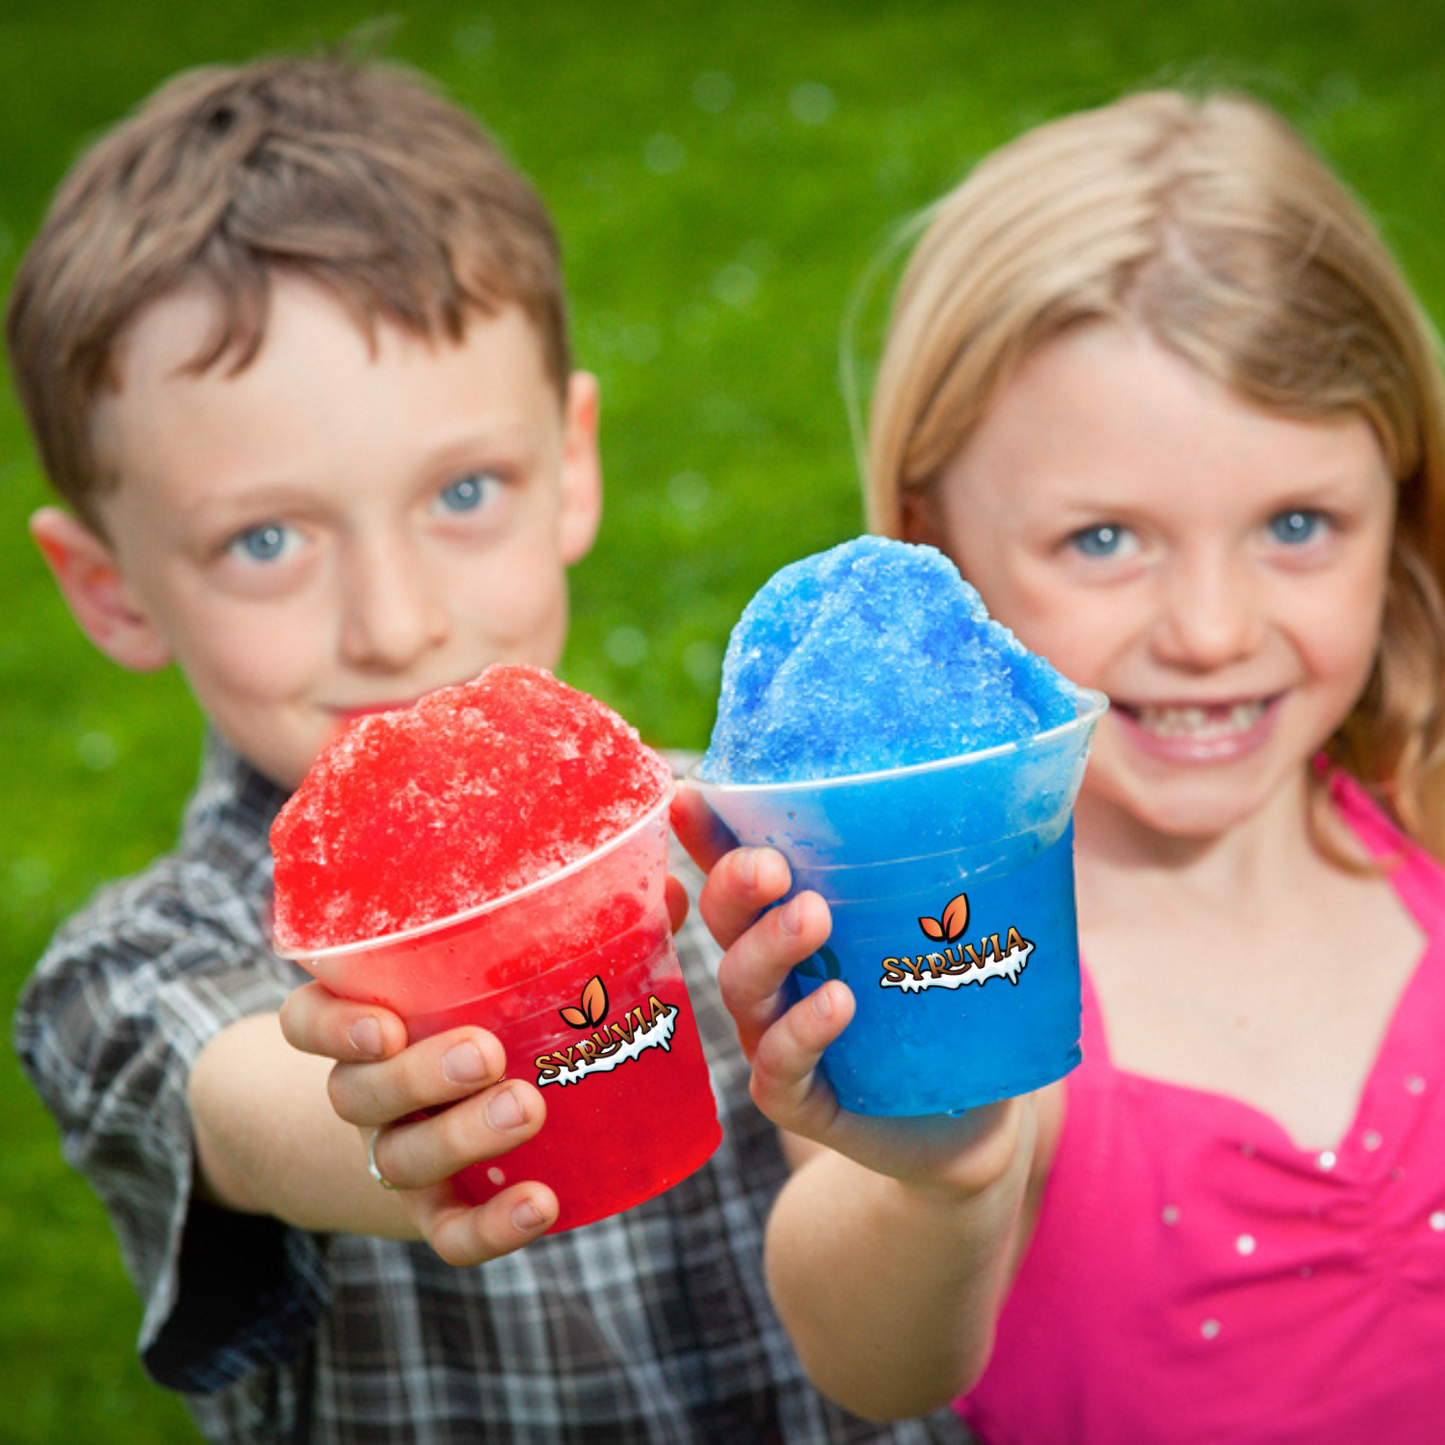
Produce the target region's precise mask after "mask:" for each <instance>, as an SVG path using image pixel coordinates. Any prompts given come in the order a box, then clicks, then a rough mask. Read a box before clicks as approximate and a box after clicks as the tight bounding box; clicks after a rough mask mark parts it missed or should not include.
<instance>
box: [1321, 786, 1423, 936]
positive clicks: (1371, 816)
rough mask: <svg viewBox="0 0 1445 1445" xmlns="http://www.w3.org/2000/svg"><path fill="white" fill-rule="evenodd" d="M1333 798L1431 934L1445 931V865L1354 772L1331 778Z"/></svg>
mask: <svg viewBox="0 0 1445 1445" xmlns="http://www.w3.org/2000/svg"><path fill="white" fill-rule="evenodd" d="M1329 790H1330V800H1331V801H1332V802H1333V804H1334V806H1335V809H1336V811H1337V812H1338V813H1339V815H1340V817H1341V818H1342V819H1343V820H1344V822H1345V823H1346V824H1347V825H1348V827H1349V828H1350V831H1351V832H1352V833H1354V835H1355V837H1356V838H1357V839H1358V840H1359V841H1360V843H1361V845H1362V846H1363V847H1364V848H1365V850H1366V852H1367V853H1368V854H1369V855H1370V857H1371V858H1373V859H1374V860H1375V861H1376V862H1377V863H1379V864H1381V865H1382V866H1383V867H1384V868H1385V869H1386V871H1387V873H1388V876H1389V878H1390V882H1391V883H1392V884H1393V885H1394V887H1395V889H1396V891H1397V892H1398V893H1399V894H1400V896H1401V898H1402V899H1403V900H1404V902H1405V904H1406V906H1407V907H1408V908H1409V909H1410V911H1411V912H1412V913H1413V914H1414V915H1415V917H1416V919H1417V920H1418V921H1419V923H1420V925H1421V927H1422V928H1424V929H1425V930H1426V932H1427V933H1430V934H1431V935H1436V934H1442V933H1445V866H1442V864H1441V862H1440V860H1439V859H1437V858H1436V857H1435V856H1434V855H1433V854H1432V853H1430V852H1429V850H1428V849H1426V848H1425V847H1423V846H1422V845H1421V844H1419V843H1417V842H1415V841H1414V840H1413V839H1412V838H1410V837H1409V836H1408V835H1407V834H1406V833H1405V832H1404V831H1403V830H1402V829H1401V828H1400V826H1399V825H1398V824H1397V823H1396V822H1395V821H1394V820H1393V819H1392V818H1391V817H1390V816H1389V814H1388V813H1387V812H1386V811H1385V809H1384V807H1383V806H1382V805H1381V804H1380V803H1379V802H1378V801H1377V800H1376V799H1375V798H1374V797H1372V796H1371V794H1370V792H1369V791H1368V789H1366V788H1365V787H1364V785H1363V784H1361V783H1360V782H1359V781H1358V780H1357V779H1356V778H1353V777H1351V776H1350V775H1349V774H1348V773H1345V772H1341V771H1335V772H1333V773H1331V774H1330V778H1329Z"/></svg>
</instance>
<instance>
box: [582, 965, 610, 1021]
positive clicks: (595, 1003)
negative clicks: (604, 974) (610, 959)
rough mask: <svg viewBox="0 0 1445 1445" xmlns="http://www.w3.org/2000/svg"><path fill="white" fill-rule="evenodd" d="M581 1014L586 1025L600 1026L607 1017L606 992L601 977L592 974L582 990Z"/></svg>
mask: <svg viewBox="0 0 1445 1445" xmlns="http://www.w3.org/2000/svg"><path fill="white" fill-rule="evenodd" d="M582 1012H583V1013H585V1014H586V1015H587V1021H588V1023H593V1024H600V1023H601V1022H602V1020H603V1019H605V1018H606V1017H607V990H606V988H604V987H603V984H602V979H601V976H600V975H598V974H594V975H593V976H592V978H591V979H590V980H589V981H588V984H587V987H586V988H584V989H583V990H582Z"/></svg>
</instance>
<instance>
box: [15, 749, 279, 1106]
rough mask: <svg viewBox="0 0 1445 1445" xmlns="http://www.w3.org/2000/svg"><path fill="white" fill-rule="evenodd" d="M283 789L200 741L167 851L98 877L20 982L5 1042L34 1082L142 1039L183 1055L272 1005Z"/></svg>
mask: <svg viewBox="0 0 1445 1445" xmlns="http://www.w3.org/2000/svg"><path fill="white" fill-rule="evenodd" d="M283 797H284V794H283V793H282V792H281V790H280V789H278V788H276V787H275V786H274V785H273V784H271V783H269V782H268V781H267V780H266V779H264V778H262V777H261V776H260V775H259V774H257V773H256V772H255V771H254V770H253V769H251V768H250V767H248V765H247V764H246V763H245V762H244V761H243V760H242V759H240V758H239V757H237V756H236V754H235V753H233V752H231V751H230V749H229V748H227V747H226V746H225V744H223V743H221V742H219V740H217V739H215V738H209V739H208V740H207V744H206V756H205V760H204V763H203V766H202V770H201V778H200V782H199V783H198V786H197V788H196V790H195V792H194V793H193V795H192V797H191V800H190V802H189V804H188V805H187V809H186V814H185V819H184V822H183V825H182V829H181V834H180V837H179V839H178V840H177V844H176V847H175V848H174V849H172V850H171V851H170V852H168V853H166V854H164V855H162V856H161V857H159V858H157V859H156V860H155V861H154V862H153V863H151V864H150V865H149V866H148V867H146V868H145V869H144V870H143V871H141V872H140V873H137V874H135V875H133V876H132V877H129V878H124V879H119V880H117V881H114V882H111V883H108V884H105V885H104V886H103V887H101V888H100V889H99V890H98V891H97V892H96V893H95V894H94V895H93V896H92V897H91V898H90V900H89V901H88V902H87V903H85V904H84V905H83V906H82V907H81V908H80V909H79V910H77V911H76V912H75V913H74V914H72V915H71V916H70V917H69V918H68V919H66V921H65V922H64V923H63V924H62V925H61V926H60V928H59V929H58V930H57V931H56V933H55V935H54V937H53V938H52V939H51V941H50V943H49V945H48V947H47V948H46V950H45V952H44V954H43V955H42V956H41V958H40V960H39V962H38V964H37V965H36V968H35V970H34V972H33V973H32V974H31V976H30V978H29V979H28V980H27V982H26V984H25V987H24V989H23V990H22V992H21V996H20V1000H19V1004H18V1006H17V1009H16V1013H15V1025H14V1031H15V1041H16V1047H17V1050H18V1051H19V1053H20V1056H21V1060H22V1062H23V1063H24V1064H25V1066H26V1068H27V1070H28V1071H29V1072H30V1073H31V1074H32V1076H33V1077H35V1078H36V1080H37V1084H38V1086H40V1087H41V1092H42V1093H43V1094H45V1095H46V1096H47V1098H51V1097H52V1096H53V1095H54V1094H55V1092H56V1091H57V1089H58V1088H60V1087H61V1086H59V1085H55V1086H53V1087H51V1088H46V1087H44V1084H43V1082H42V1080H43V1078H44V1076H46V1075H47V1074H53V1075H57V1076H64V1077H65V1078H66V1080H67V1082H66V1083H65V1085H64V1088H63V1092H66V1093H71V1094H72V1095H73V1092H74V1089H75V1072H74V1071H76V1070H82V1069H86V1068H91V1067H95V1068H103V1067H104V1065H103V1062H102V1061H103V1060H104V1059H105V1058H107V1057H111V1056H114V1057H116V1058H117V1059H119V1057H120V1054H121V1053H123V1052H124V1050H120V1051H112V1049H111V1048H110V1047H109V1045H111V1044H116V1043H120V1042H121V1041H122V1039H124V1041H125V1042H126V1044H127V1046H129V1045H130V1044H132V1043H134V1042H136V1041H138V1040H139V1039H141V1038H143V1037H148V1038H149V1039H150V1040H151V1046H152V1047H154V1048H155V1049H156V1050H158V1051H161V1052H174V1053H175V1054H176V1056H177V1057H178V1058H180V1059H181V1060H183V1061H189V1060H190V1059H193V1058H194V1056H195V1055H196V1054H197V1053H199V1051H200V1049H201V1047H203V1046H204V1044H205V1042H206V1041H207V1040H208V1039H209V1038H211V1037H213V1036H214V1034H215V1033H216V1032H218V1031H219V1030H220V1029H221V1028H223V1027H225V1026H226V1024H228V1023H230V1022H233V1021H234V1020H235V1019H237V1018H240V1017H243V1016H245V1015H246V1014H250V1013H255V1012H258V1011H262V1010H266V1009H272V1008H277V1007H279V1006H280V1003H281V1001H282V1000H283V999H284V998H285V996H286V994H287V993H288V992H289V991H290V990H291V989H292V988H294V987H295V985H296V983H297V981H298V971H297V969H296V968H295V966H294V965H292V964H289V963H286V962H284V961H283V960H280V959H278V958H276V957H275V956H274V954H272V952H271V949H270V946H269V938H270V876H271V873H270V868H271V863H270V849H269V843H268V830H269V826H270V818H271V817H272V816H274V813H275V810H276V808H278V807H279V806H280V803H281V801H282V799H283Z"/></svg>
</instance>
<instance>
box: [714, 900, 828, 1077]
mask: <svg viewBox="0 0 1445 1445" xmlns="http://www.w3.org/2000/svg"><path fill="white" fill-rule="evenodd" d="M831 928H832V919H831V916H830V914H829V912H828V905H827V904H826V903H825V902H824V901H823V899H822V898H820V897H819V896H818V894H816V893H800V894H798V896H797V897H796V898H790V899H789V900H788V901H787V902H786V903H784V904H783V905H782V906H781V907H779V908H773V909H769V910H768V912H766V913H764V914H763V915H762V917H760V918H758V919H757V921H756V922H755V923H754V924H753V925H752V927H751V928H749V929H747V930H746V931H744V932H743V933H742V934H740V935H739V937H738V938H737V940H736V941H735V942H734V943H733V945H732V947H731V948H729V949H728V950H727V952H726V953H724V955H723V957H722V960H721V961H720V963H719V964H718V989H719V992H720V993H721V995H722V1000H723V1003H724V1005H725V1006H726V1008H727V1010H728V1012H729V1013H730V1014H731V1015H732V1018H733V1023H734V1024H735V1025H736V1027H737V1031H738V1040H739V1042H740V1043H741V1044H742V1047H743V1052H744V1054H745V1055H747V1056H748V1057H749V1058H751V1057H752V1053H753V1050H754V1049H755V1048H756V1046H757V1042H758V1040H759V1039H760V1038H761V1037H762V1035H763V1033H764V1032H765V1031H766V1030H767V1029H768V1028H769V1027H771V1025H772V1024H773V1023H774V1022H775V1021H776V1020H777V1019H778V1018H779V1017H780V1016H781V1015H782V1014H783V1012H784V1011H785V1010H786V1009H787V1006H788V1001H787V998H786V996H785V993H784V984H785V983H786V981H787V977H788V972H789V970H790V969H792V968H793V967H794V965H796V964H799V963H801V962H802V961H803V960H804V959H805V958H807V957H808V956H809V954H812V953H816V952H817V950H818V949H819V948H821V947H822V946H823V944H824V943H825V942H826V941H827V938H828V934H829V932H830V930H831Z"/></svg>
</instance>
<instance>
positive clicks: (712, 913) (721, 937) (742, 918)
mask: <svg viewBox="0 0 1445 1445" xmlns="http://www.w3.org/2000/svg"><path fill="white" fill-rule="evenodd" d="M791 883H792V874H791V873H789V871H788V860H787V859H786V858H784V857H783V855H782V854H781V853H779V852H778V851H777V850H776V849H773V848H734V849H733V850H732V852H730V853H725V854H723V856H722V857H721V858H720V859H719V860H718V861H717V862H716V863H715V864H714V865H713V869H712V872H711V873H709V874H708V876H707V882H706V883H704V884H703V886H702V893H701V895H700V896H699V898H698V909H699V911H700V912H701V913H702V919H703V922H704V923H706V924H707V927H708V932H709V933H711V934H712V936H713V937H714V938H715V939H717V941H718V942H719V943H720V944H721V945H722V946H723V947H724V948H731V947H732V945H733V944H734V943H735V942H736V941H737V939H738V938H739V937H740V936H741V935H742V934H743V933H744V932H745V931H746V930H747V929H748V928H750V927H751V926H752V924H753V922H754V920H755V919H756V918H757V916H758V914H759V913H761V912H762V911H763V909H765V908H768V907H771V906H772V905H773V904H774V903H776V902H777V901H778V899H780V898H781V897H782V896H783V895H784V894H785V893H786V892H787V891H788V888H789V886H790V885H791Z"/></svg>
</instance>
